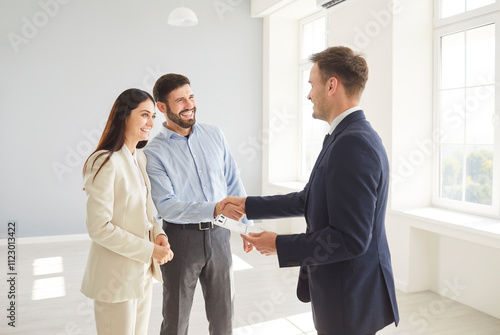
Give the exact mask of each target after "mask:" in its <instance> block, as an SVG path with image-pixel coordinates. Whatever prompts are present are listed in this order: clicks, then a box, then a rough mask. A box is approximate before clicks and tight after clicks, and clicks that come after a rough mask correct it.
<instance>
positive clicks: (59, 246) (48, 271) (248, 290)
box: [0, 236, 500, 335]
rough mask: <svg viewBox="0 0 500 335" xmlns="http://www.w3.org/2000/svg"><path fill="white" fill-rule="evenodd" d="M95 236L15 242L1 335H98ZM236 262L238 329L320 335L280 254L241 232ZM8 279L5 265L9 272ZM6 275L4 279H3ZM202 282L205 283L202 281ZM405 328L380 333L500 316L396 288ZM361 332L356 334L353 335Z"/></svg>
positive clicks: (490, 328) (202, 333) (197, 307)
mask: <svg viewBox="0 0 500 335" xmlns="http://www.w3.org/2000/svg"><path fill="white" fill-rule="evenodd" d="M89 243H90V242H89V241H88V240H87V239H81V238H77V239H74V240H72V241H64V242H60V241H59V242H50V243H48V242H44V243H27V244H25V243H20V244H18V245H17V253H18V255H19V257H18V260H17V273H18V276H17V287H16V294H17V301H16V327H15V328H12V327H9V326H8V325H7V322H8V319H7V318H6V316H7V311H6V308H7V303H8V299H7V293H8V291H9V288H8V283H7V281H6V279H1V280H0V297H1V298H0V309H1V311H2V312H1V313H0V315H1V318H0V320H1V321H0V334H25V335H77V334H84V335H87V334H95V333H96V331H95V325H94V316H93V305H92V301H91V300H89V299H87V298H86V297H84V296H83V295H82V294H81V293H80V291H79V289H80V283H81V278H82V274H83V270H84V267H85V262H86V258H87V253H88V248H89ZM231 243H232V249H233V254H234V263H235V264H234V267H235V288H236V297H235V319H234V328H235V331H234V334H235V335H252V334H256V335H260V334H263V335H265V334H269V335H277V334H278V335H301V334H316V332H315V330H314V326H313V323H312V318H311V312H310V305H309V304H303V303H301V302H299V301H298V300H297V298H296V297H295V285H296V281H297V270H298V269H297V268H288V269H279V268H278V265H277V259H276V257H273V256H271V257H265V256H262V255H260V254H259V253H257V252H252V253H251V254H244V253H243V251H242V250H241V249H242V246H241V239H240V237H239V236H233V237H232V241H231ZM0 251H1V255H2V256H1V259H2V260H1V261H0V262H1V263H0V267H1V268H2V269H6V268H7V265H6V258H7V257H6V256H5V255H6V254H7V252H6V245H5V243H3V244H2V245H0ZM4 273H5V275H4V276H5V277H7V271H6V270H4ZM5 277H4V278H5ZM198 286H199V285H198ZM161 292H162V289H161V285H160V284H159V283H155V284H154V289H153V295H154V296H153V305H152V314H151V320H150V327H149V334H158V333H159V326H160V323H161ZM398 303H399V310H400V315H401V322H400V325H399V327H397V328H396V327H394V325H390V326H388V327H387V328H385V329H383V330H381V331H380V332H378V333H377V334H380V335H396V334H397V335H410V334H411V335H413V334H436V335H438V334H439V335H499V334H500V320H498V319H495V318H493V317H491V316H488V315H486V314H484V313H481V312H479V311H476V310H474V309H472V308H469V307H467V306H464V305H462V304H459V303H457V302H454V301H452V300H449V299H447V298H444V297H442V296H439V295H437V294H435V293H432V292H420V293H412V294H404V293H402V292H398ZM189 334H190V335H206V334H208V324H207V321H206V318H205V312H204V304H203V298H202V296H201V293H200V291H199V290H197V292H196V295H195V302H194V306H193V310H192V313H191V322H190V331H189ZM352 335H356V334H352Z"/></svg>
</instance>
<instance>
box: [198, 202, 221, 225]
mask: <svg viewBox="0 0 500 335" xmlns="http://www.w3.org/2000/svg"><path fill="white" fill-rule="evenodd" d="M215 205H217V203H216V202H204V203H202V205H201V208H200V217H201V222H204V221H213V220H214V211H215Z"/></svg>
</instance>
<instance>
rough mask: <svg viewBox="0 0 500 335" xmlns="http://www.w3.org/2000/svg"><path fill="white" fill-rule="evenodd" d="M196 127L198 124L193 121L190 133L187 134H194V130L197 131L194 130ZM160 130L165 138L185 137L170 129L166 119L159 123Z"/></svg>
mask: <svg viewBox="0 0 500 335" xmlns="http://www.w3.org/2000/svg"><path fill="white" fill-rule="evenodd" d="M197 128H198V125H197V124H196V123H195V124H194V125H193V127H192V128H191V133H190V134H189V136H191V135H193V134H195V133H196V131H197V130H196V129H197ZM161 132H162V134H163V135H165V137H166V138H167V139H171V138H172V139H182V138H185V136H182V135H179V134H177V133H176V132H175V131H172V130H170V129H168V128H167V122H166V121H165V122H163V123H162V124H161Z"/></svg>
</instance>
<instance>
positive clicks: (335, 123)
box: [328, 106, 361, 135]
mask: <svg viewBox="0 0 500 335" xmlns="http://www.w3.org/2000/svg"><path fill="white" fill-rule="evenodd" d="M359 110H361V107H360V106H354V107H351V108H349V109H348V110H346V111H345V112H342V114H340V115H339V116H337V117H336V118H335V119H333V121H332V123H331V124H330V130H329V131H328V134H330V135H331V134H333V131H334V130H335V128H336V127H337V126H338V125H339V123H340V122H342V120H343V119H345V118H346V116H347V115H349V114H352V113H354V112H357V111H359Z"/></svg>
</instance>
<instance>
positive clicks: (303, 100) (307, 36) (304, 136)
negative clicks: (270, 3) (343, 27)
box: [298, 13, 328, 181]
mask: <svg viewBox="0 0 500 335" xmlns="http://www.w3.org/2000/svg"><path fill="white" fill-rule="evenodd" d="M299 32H300V44H299V45H300V47H299V49H300V50H299V52H300V57H299V59H300V61H299V76H300V78H299V83H300V84H299V85H300V87H299V99H300V101H299V113H300V117H299V120H300V127H299V129H300V135H299V136H300V138H301V141H300V157H299V162H300V164H299V176H298V180H301V181H307V180H308V178H309V174H310V173H311V170H312V168H313V166H314V162H315V161H316V158H317V157H318V155H319V152H320V151H321V146H322V143H323V138H324V136H325V134H326V133H327V131H328V124H327V123H325V122H324V121H321V120H315V119H313V118H312V103H311V101H309V100H308V99H307V95H308V94H309V91H310V89H311V85H310V84H309V72H310V70H311V67H312V64H311V62H310V60H309V57H310V56H311V55H312V54H314V53H316V52H319V51H322V50H324V49H325V48H326V17H325V15H324V14H322V13H321V14H316V15H314V16H311V17H308V18H306V19H304V20H302V21H300V22H299Z"/></svg>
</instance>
